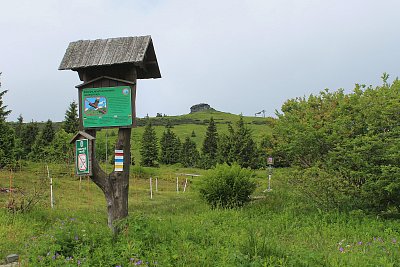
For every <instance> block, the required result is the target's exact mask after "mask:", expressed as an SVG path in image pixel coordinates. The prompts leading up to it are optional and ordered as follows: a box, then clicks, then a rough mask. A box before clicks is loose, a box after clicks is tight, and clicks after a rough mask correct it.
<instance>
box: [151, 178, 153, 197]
mask: <svg viewBox="0 0 400 267" xmlns="http://www.w3.org/2000/svg"><path fill="white" fill-rule="evenodd" d="M151 179H152V178H151V177H150V199H153V183H152V180H151Z"/></svg>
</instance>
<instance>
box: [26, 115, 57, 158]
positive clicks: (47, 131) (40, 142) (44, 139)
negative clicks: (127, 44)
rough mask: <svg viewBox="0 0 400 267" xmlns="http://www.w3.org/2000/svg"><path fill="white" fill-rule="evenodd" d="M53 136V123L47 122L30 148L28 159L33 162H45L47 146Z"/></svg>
mask: <svg viewBox="0 0 400 267" xmlns="http://www.w3.org/2000/svg"><path fill="white" fill-rule="evenodd" d="M54 136H55V132H54V128H53V122H52V121H51V120H47V122H46V124H45V125H44V127H43V129H42V131H41V132H40V133H39V135H38V138H37V139H36V141H35V144H34V145H33V146H32V151H31V152H30V154H29V158H30V159H32V160H34V161H40V160H47V159H49V150H50V148H49V146H50V144H51V142H52V141H53V139H54Z"/></svg>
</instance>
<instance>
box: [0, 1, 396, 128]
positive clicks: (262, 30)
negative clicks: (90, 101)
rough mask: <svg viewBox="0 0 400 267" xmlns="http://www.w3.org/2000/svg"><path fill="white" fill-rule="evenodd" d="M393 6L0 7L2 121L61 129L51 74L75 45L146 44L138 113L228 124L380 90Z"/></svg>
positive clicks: (392, 55)
mask: <svg viewBox="0 0 400 267" xmlns="http://www.w3.org/2000/svg"><path fill="white" fill-rule="evenodd" d="M399 10H400V1H398V0H380V1H376V0H335V1H324V0H301V1H300V0H298V1H295V0H254V1H251V0H250V1H243V0H241V1H236V0H222V1H221V0H219V1H217V0H213V1H211V0H202V1H189V0H181V1H178V0H171V1H167V0H165V1H162V0H142V1H138V0H130V1H129V0H118V1H116V0H114V1H111V0H96V1H94V0H69V1H65V0H64V1H59V0H36V1H32V0H13V1H5V0H1V2H0V34H1V35H0V72H3V74H2V78H1V81H2V88H1V90H5V89H7V90H9V92H8V93H7V94H6V95H5V97H4V100H5V102H6V104H7V105H8V107H9V108H10V109H12V114H11V115H10V116H9V120H16V118H17V117H18V116H19V114H22V116H23V117H24V120H25V121H30V120H35V121H46V120H47V119H51V120H53V121H61V120H63V118H64V115H65V111H66V109H67V108H68V106H69V103H70V102H71V101H73V100H77V89H76V88H75V86H76V85H78V84H80V83H81V81H80V80H79V78H78V74H77V73H76V72H74V71H70V70H68V71H59V70H57V69H58V66H59V64H60V62H61V59H62V57H63V55H64V53H65V50H66V48H67V46H68V44H69V43H70V42H72V41H77V40H91V39H105V38H111V37H125V36H141V35H151V36H152V39H153V43H154V47H155V51H156V55H157V59H158V63H159V67H160V70H161V75H162V78H161V79H150V80H139V81H138V87H137V101H136V102H137V113H138V116H139V117H143V116H145V115H146V114H149V115H150V116H155V115H156V113H157V112H160V113H164V114H167V115H179V114H187V113H189V111H190V110H189V109H190V106H192V105H194V104H198V103H208V104H210V105H211V106H212V107H214V108H215V109H217V110H221V111H225V112H230V113H235V114H239V113H243V114H244V115H254V113H256V112H258V111H261V110H264V109H265V110H266V112H267V115H269V116H273V115H274V112H275V110H279V109H280V107H281V106H282V104H283V103H284V102H285V100H287V99H289V98H294V97H297V96H304V95H306V96H307V95H309V94H311V93H318V92H319V91H321V90H323V89H324V88H329V89H331V90H336V89H338V88H344V89H345V91H346V92H351V91H352V89H353V87H354V84H355V83H362V84H367V85H369V84H372V85H380V84H381V79H380V76H381V75H382V73H383V72H387V73H389V74H390V75H391V78H390V80H392V79H393V78H395V77H397V76H399V73H400V34H399V25H400V16H399V14H398V12H399Z"/></svg>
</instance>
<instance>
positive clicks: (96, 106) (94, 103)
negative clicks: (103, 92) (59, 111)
mask: <svg viewBox="0 0 400 267" xmlns="http://www.w3.org/2000/svg"><path fill="white" fill-rule="evenodd" d="M106 113H107V98H105V97H104V96H98V97H87V98H85V114H86V115H88V116H91V115H99V114H103V115H104V114H106Z"/></svg>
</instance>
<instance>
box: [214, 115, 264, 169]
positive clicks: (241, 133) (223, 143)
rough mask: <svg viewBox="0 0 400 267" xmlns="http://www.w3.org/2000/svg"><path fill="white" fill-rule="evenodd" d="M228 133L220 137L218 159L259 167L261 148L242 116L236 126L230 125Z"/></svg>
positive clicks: (242, 165)
mask: <svg viewBox="0 0 400 267" xmlns="http://www.w3.org/2000/svg"><path fill="white" fill-rule="evenodd" d="M228 132H229V134H228V135H221V136H220V138H219V143H218V144H219V147H218V161H219V162H220V163H224V162H226V163H228V164H233V163H235V162H236V163H238V164H239V165H240V166H241V167H244V168H247V167H250V168H258V167H259V159H260V157H259V149H258V148H257V144H256V143H255V142H254V140H253V137H252V132H251V130H250V129H249V128H248V127H246V125H245V124H244V121H243V116H240V118H239V121H238V122H237V123H236V127H235V128H233V127H232V126H231V125H229V127H228Z"/></svg>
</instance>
